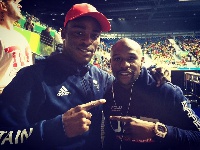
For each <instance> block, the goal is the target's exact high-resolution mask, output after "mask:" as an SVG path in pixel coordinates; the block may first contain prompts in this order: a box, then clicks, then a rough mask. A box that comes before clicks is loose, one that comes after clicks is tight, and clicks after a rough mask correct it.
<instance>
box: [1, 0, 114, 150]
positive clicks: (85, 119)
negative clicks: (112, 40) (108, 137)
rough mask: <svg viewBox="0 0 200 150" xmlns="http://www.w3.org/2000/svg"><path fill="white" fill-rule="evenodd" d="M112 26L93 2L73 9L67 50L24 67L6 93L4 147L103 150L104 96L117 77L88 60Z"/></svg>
mask: <svg viewBox="0 0 200 150" xmlns="http://www.w3.org/2000/svg"><path fill="white" fill-rule="evenodd" d="M110 28H111V27H110V23H109V21H108V20H107V18H106V17H105V16H104V15H103V14H102V13H100V12H98V11H97V10H96V8H95V7H93V6H92V5H90V4H87V3H82V4H76V5H74V6H73V7H72V8H71V9H70V10H69V11H68V13H67V14H66V18H65V22H64V29H63V30H62V35H63V38H64V42H63V53H61V54H57V55H53V56H50V57H49V58H47V59H46V60H44V61H42V62H41V63H37V64H35V65H32V66H30V67H27V68H24V69H22V70H20V71H19V73H18V74H17V76H16V77H15V78H14V79H13V81H12V82H11V83H10V84H9V85H8V86H7V87H6V88H5V89H4V91H3V93H2V95H1V109H0V120H1V125H0V126H1V129H0V130H1V131H2V133H1V141H0V143H1V146H4V148H6V147H7V146H8V148H12V147H10V146H13V147H14V148H15V149H16V148H18V146H19V148H21V150H23V149H26V150H27V149H59V148H61V149H67V150H68V149H73V150H74V149H101V118H102V111H101V110H102V106H101V104H103V103H105V100H102V99H101V98H102V97H103V95H104V93H105V91H106V90H107V89H108V88H109V87H110V85H111V84H112V81H113V77H112V76H110V75H109V74H108V73H106V72H104V71H102V70H100V69H99V68H97V67H95V66H93V65H91V64H89V62H90V60H91V58H92V56H93V55H94V53H95V51H96V49H97V46H98V44H99V43H100V33H101V32H102V31H103V32H107V31H109V30H110ZM95 100H96V101H95ZM11 134H12V138H8V137H10V135H11Z"/></svg>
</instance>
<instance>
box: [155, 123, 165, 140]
mask: <svg viewBox="0 0 200 150" xmlns="http://www.w3.org/2000/svg"><path fill="white" fill-rule="evenodd" d="M155 133H156V135H157V136H158V137H162V138H164V137H165V136H166V134H167V128H166V127H165V125H164V124H162V123H160V122H157V123H156V125H155Z"/></svg>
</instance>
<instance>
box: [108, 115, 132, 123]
mask: <svg viewBox="0 0 200 150" xmlns="http://www.w3.org/2000/svg"><path fill="white" fill-rule="evenodd" d="M110 119H111V120H117V121H122V122H132V121H134V119H133V118H132V117H123V116H110Z"/></svg>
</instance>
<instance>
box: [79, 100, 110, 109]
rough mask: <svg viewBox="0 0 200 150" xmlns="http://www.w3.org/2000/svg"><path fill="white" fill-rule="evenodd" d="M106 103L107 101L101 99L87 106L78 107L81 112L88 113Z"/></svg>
mask: <svg viewBox="0 0 200 150" xmlns="http://www.w3.org/2000/svg"><path fill="white" fill-rule="evenodd" d="M105 102H106V100H105V99H100V100H95V101H91V102H88V103H86V104H82V105H79V106H78V107H79V109H81V110H85V111H88V110H90V109H91V108H93V107H96V106H99V105H101V104H104V103H105ZM77 111H79V110H77Z"/></svg>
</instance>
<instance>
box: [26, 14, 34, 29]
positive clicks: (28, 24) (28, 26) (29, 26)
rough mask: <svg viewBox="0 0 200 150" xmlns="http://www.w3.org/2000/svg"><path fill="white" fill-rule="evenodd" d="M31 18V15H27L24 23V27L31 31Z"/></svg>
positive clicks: (32, 26)
mask: <svg viewBox="0 0 200 150" xmlns="http://www.w3.org/2000/svg"><path fill="white" fill-rule="evenodd" d="M32 19H33V17H32V16H29V17H27V19H26V22H25V23H24V28H25V29H26V30H29V31H31V32H33V31H34V23H33V22H32Z"/></svg>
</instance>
